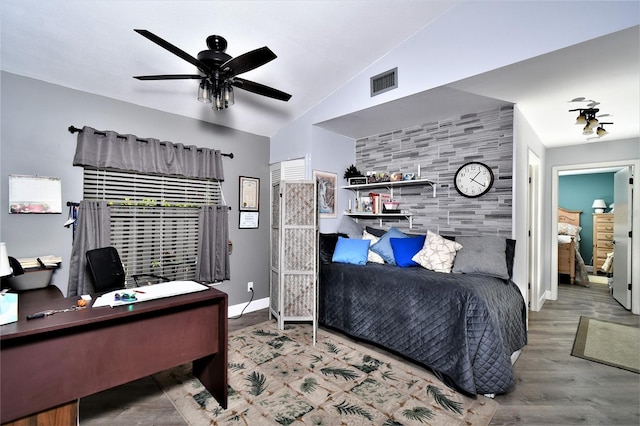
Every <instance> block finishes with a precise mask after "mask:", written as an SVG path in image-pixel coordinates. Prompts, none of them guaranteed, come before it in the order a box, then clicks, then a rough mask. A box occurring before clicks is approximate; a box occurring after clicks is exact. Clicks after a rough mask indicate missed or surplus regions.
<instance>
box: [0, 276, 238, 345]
mask: <svg viewBox="0 0 640 426" xmlns="http://www.w3.org/2000/svg"><path fill="white" fill-rule="evenodd" d="M92 297H93V300H91V301H90V302H89V305H88V307H87V308H86V309H80V310H77V311H72V312H62V313H56V314H53V315H49V316H45V317H43V318H36V319H32V320H27V315H30V314H34V313H36V312H40V311H46V310H49V309H66V308H70V307H72V306H75V305H76V304H77V301H78V299H79V297H78V296H73V297H66V298H54V299H50V300H37V301H28V300H24V301H23V300H22V298H18V321H17V322H14V323H10V324H6V325H3V326H2V327H0V341H2V342H4V343H8V342H9V341H11V339H18V338H21V337H26V336H30V335H34V334H39V333H46V332H50V331H55V330H62V329H66V328H71V327H76V326H85V325H88V324H93V323H97V322H102V321H110V320H117V319H119V318H124V317H135V316H139V315H143V314H147V313H151V312H154V311H158V310H166V309H180V307H184V306H188V305H191V306H193V305H194V304H198V303H199V302H203V303H206V302H207V301H210V300H211V299H224V300H226V299H227V294H226V293H223V292H221V291H220V290H217V289H215V288H209V289H207V290H203V291H199V292H195V293H188V294H183V295H179V296H171V297H166V298H161V299H155V300H149V301H145V302H138V303H132V304H130V305H123V306H116V307H114V308H111V307H109V306H105V307H100V308H92V307H91V306H90V305H92V304H93V302H94V301H95V299H96V297H97V296H92Z"/></svg>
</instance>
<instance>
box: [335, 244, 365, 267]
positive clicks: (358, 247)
mask: <svg viewBox="0 0 640 426" xmlns="http://www.w3.org/2000/svg"><path fill="white" fill-rule="evenodd" d="M369 243H370V241H369V240H359V239H354V238H344V237H338V242H337V243H336V249H335V250H334V252H333V258H332V259H331V260H332V261H333V262H336V263H352V264H354V265H366V264H367V255H368V253H369Z"/></svg>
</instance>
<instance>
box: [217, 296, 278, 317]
mask: <svg viewBox="0 0 640 426" xmlns="http://www.w3.org/2000/svg"><path fill="white" fill-rule="evenodd" d="M245 307H246V308H245ZM268 307H269V298H268V297H265V298H264V299H259V300H254V301H252V302H251V303H250V304H249V306H247V302H244V303H240V304H238V305H233V306H229V313H228V315H227V317H228V318H232V317H237V316H239V315H240V313H241V312H242V310H243V309H244V313H245V314H246V313H247V312H254V311H259V310H261V309H265V308H268ZM266 319H267V318H265V320H266Z"/></svg>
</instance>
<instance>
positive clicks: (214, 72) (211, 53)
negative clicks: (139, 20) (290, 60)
mask: <svg viewBox="0 0 640 426" xmlns="http://www.w3.org/2000/svg"><path fill="white" fill-rule="evenodd" d="M134 31H135V32H137V33H138V34H140V35H142V36H143V37H146V38H148V39H149V40H151V41H152V42H154V43H156V44H157V45H158V46H160V47H163V48H164V49H166V50H168V51H169V52H171V53H173V54H174V55H176V56H178V57H180V58H182V59H184V60H185V61H187V62H189V63H190V64H192V65H194V66H195V67H196V68H198V71H200V74H166V75H141V76H134V77H133V78H136V79H138V80H188V79H194V80H200V84H199V85H198V101H200V102H203V103H207V104H208V103H210V104H212V108H213V109H214V110H217V111H220V110H223V109H226V108H228V107H229V106H231V105H233V104H234V102H235V100H234V93H233V88H234V87H237V88H239V89H243V90H246V91H248V92H252V93H256V94H258V95H262V96H267V97H269V98H273V99H277V100H281V101H285V102H286V101H288V100H289V99H291V95H290V94H288V93H285V92H282V91H280V90H277V89H274V88H272V87H268V86H265V85H263V84H260V83H256V82H253V81H250V80H247V79H244V78H240V77H238V74H242V73H245V72H247V71H251V70H253V69H256V68H258V67H260V66H262V65H264V64H266V63H268V62H270V61H272V60H274V59H275V58H276V55H275V53H273V52H272V51H271V49H269V48H268V47H266V46H265V47H261V48H259V49H255V50H252V51H250V52H247V53H245V54H243V55H240V56H236V57H235V58H234V57H232V56H231V55H229V54H227V53H226V50H227V40H226V39H225V38H224V37H222V36H219V35H211V36H209V37H207V47H208V48H209V49H208V50H203V51H202V52H200V53H198V57H197V59H196V58H194V57H193V56H191V55H189V54H188V53H187V52H185V51H184V50H182V49H180V48H178V47H176V46H174V45H173V44H171V43H169V42H167V41H166V40H164V39H162V38H160V37H158V36H157V35H155V34H153V33H152V32H150V31H147V30H134Z"/></svg>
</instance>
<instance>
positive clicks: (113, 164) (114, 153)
mask: <svg viewBox="0 0 640 426" xmlns="http://www.w3.org/2000/svg"><path fill="white" fill-rule="evenodd" d="M73 165H74V166H92V167H98V168H112V169H118V170H130V171H135V172H139V173H152V174H161V175H177V176H186V177H195V178H205V179H215V180H219V181H223V180H224V173H223V168H222V154H221V152H220V151H219V150H214V149H208V148H198V147H195V146H186V145H183V144H180V143H172V142H161V141H159V140H158V139H152V138H149V139H141V138H138V137H137V136H135V135H120V134H118V133H116V132H113V131H98V130H96V129H93V128H91V127H88V126H84V127H83V128H82V131H81V132H79V133H78V142H77V145H76V153H75V156H74V157H73Z"/></svg>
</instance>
